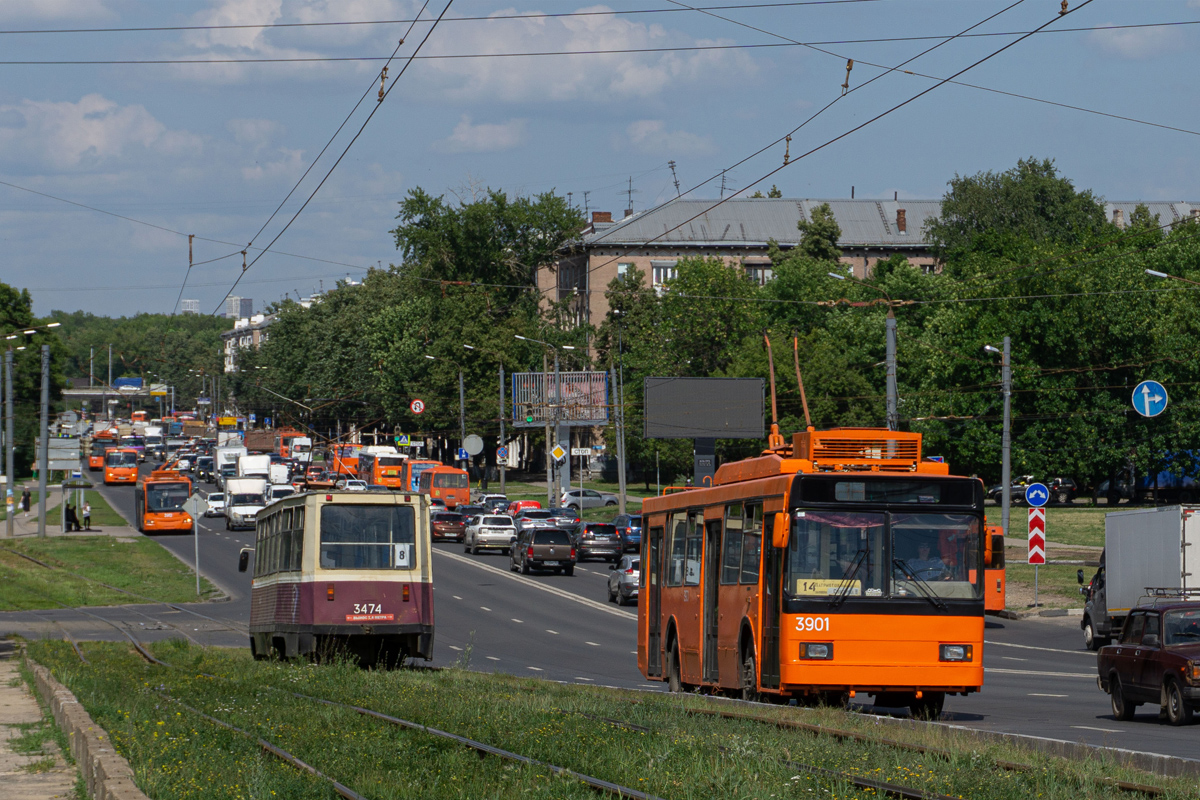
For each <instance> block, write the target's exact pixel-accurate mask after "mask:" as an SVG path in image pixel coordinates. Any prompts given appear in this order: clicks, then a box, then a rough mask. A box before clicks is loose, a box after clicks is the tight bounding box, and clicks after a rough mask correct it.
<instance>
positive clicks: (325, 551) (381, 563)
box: [321, 503, 416, 569]
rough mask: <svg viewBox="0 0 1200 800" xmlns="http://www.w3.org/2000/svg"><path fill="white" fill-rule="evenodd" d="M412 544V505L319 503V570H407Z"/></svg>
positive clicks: (412, 550)
mask: <svg viewBox="0 0 1200 800" xmlns="http://www.w3.org/2000/svg"><path fill="white" fill-rule="evenodd" d="M415 546H416V514H415V511H414V509H413V507H412V506H392V505H386V506H384V505H379V506H372V505H360V504H357V503H355V504H353V505H323V506H321V567H322V568H323V569H411V568H412V567H413V565H414V561H413V558H414V548H415Z"/></svg>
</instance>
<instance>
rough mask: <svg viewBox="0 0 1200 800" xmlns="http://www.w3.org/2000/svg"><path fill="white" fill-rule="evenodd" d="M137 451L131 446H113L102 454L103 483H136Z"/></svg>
mask: <svg viewBox="0 0 1200 800" xmlns="http://www.w3.org/2000/svg"><path fill="white" fill-rule="evenodd" d="M137 472H138V451H137V450H134V449H133V448H132V447H115V448H112V449H110V450H109V451H108V452H106V453H105V454H104V485H105V486H111V485H113V484H121V483H136V482H137V477H138V475H137Z"/></svg>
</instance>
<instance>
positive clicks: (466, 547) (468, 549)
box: [463, 541, 471, 553]
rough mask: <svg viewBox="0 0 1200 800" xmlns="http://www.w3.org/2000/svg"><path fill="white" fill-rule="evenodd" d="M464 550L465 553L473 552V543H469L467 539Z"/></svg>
mask: <svg viewBox="0 0 1200 800" xmlns="http://www.w3.org/2000/svg"><path fill="white" fill-rule="evenodd" d="M463 552H464V553H469V552H471V545H469V544H467V543H466V542H465V541H464V542H463Z"/></svg>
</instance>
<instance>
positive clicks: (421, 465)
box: [404, 458, 442, 492]
mask: <svg viewBox="0 0 1200 800" xmlns="http://www.w3.org/2000/svg"><path fill="white" fill-rule="evenodd" d="M440 466H442V462H440V461H430V460H428V459H411V458H410V459H409V460H408V463H407V464H405V465H404V491H406V492H419V491H421V474H422V473H424V472H425V471H426V470H430V469H433V468H434V467H440Z"/></svg>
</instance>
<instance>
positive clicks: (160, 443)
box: [142, 425, 166, 458]
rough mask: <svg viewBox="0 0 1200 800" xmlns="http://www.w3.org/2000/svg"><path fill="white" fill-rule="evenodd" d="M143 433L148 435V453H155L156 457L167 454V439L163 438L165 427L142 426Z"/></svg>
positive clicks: (148, 454)
mask: <svg viewBox="0 0 1200 800" xmlns="http://www.w3.org/2000/svg"><path fill="white" fill-rule="evenodd" d="M142 435H143V436H145V437H146V455H147V456H150V455H153V456H154V457H156V458H162V457H163V456H164V454H165V446H164V445H165V444H166V440H165V439H163V429H162V428H161V427H159V426H158V425H147V426H146V427H144V428H142Z"/></svg>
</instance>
